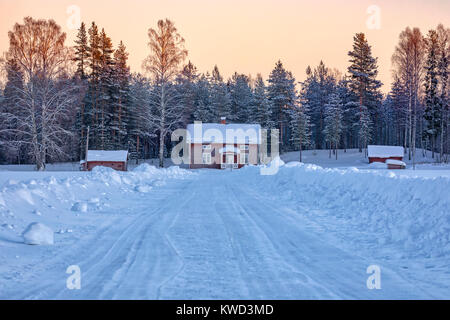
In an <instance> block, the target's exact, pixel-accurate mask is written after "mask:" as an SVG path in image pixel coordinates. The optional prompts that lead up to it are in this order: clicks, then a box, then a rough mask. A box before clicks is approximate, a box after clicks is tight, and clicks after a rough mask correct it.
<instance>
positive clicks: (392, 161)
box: [386, 159, 406, 167]
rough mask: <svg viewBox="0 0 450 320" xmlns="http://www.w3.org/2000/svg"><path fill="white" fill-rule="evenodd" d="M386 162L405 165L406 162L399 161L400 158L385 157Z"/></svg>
mask: <svg viewBox="0 0 450 320" xmlns="http://www.w3.org/2000/svg"><path fill="white" fill-rule="evenodd" d="M386 164H395V165H398V166H404V167H406V163H404V162H403V161H400V160H395V159H387V160H386Z"/></svg>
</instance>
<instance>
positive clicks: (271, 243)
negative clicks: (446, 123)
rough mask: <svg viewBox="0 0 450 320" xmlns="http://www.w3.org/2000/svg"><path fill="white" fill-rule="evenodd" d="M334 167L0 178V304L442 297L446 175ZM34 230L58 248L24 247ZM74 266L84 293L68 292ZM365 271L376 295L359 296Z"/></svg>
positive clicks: (448, 284)
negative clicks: (375, 269)
mask: <svg viewBox="0 0 450 320" xmlns="http://www.w3.org/2000/svg"><path fill="white" fill-rule="evenodd" d="M309 152H310V151H308V152H306V153H305V154H304V160H305V162H312V161H314V160H313V159H314V158H312V157H317V155H313V154H312V152H310V153H311V154H308V153H309ZM319 153H320V151H319ZM339 156H340V158H341V160H338V161H340V164H337V163H336V165H335V166H333V165H331V163H332V160H333V161H336V160H334V159H328V158H327V154H326V156H324V157H320V156H319V157H317V158H316V160H315V162H316V164H320V165H321V166H323V167H324V168H322V167H319V166H317V165H311V164H300V163H297V162H295V161H294V160H296V157H298V153H291V154H286V155H283V159H284V160H285V162H287V163H286V165H284V166H282V167H281V168H280V170H279V171H278V173H277V174H276V175H271V176H264V175H261V174H260V170H259V168H258V167H246V168H243V169H241V170H234V171H219V170H207V169H203V170H185V169H180V168H178V167H175V166H173V167H170V168H167V169H156V168H155V167H152V166H150V165H148V164H143V165H141V166H138V167H137V168H135V169H134V170H132V171H129V172H115V171H113V170H111V169H108V168H95V169H94V170H93V171H92V172H75V171H58V172H56V171H55V172H51V171H50V172H26V171H11V168H8V169H7V170H3V171H1V172H0V298H1V299H17V298H26V299H57V298H62V299H113V298H121V299H216V298H222V299H261V298H265V299H413V298H414V299H431V298H437V299H449V298H450V268H449V265H450V210H449V208H450V193H449V190H450V175H449V172H448V171H449V170H448V169H449V168H448V167H446V166H434V165H432V164H424V165H423V167H422V168H421V169H420V170H416V171H415V172H416V173H414V172H413V171H412V170H410V169H409V162H407V164H408V169H407V170H396V171H392V170H386V169H382V170H377V169H374V168H371V167H369V166H368V164H367V163H364V160H363V157H362V156H361V155H360V154H358V153H357V151H352V150H349V151H348V153H347V155H344V154H343V153H341V154H339ZM289 157H292V158H289ZM345 157H347V160H346V159H345ZM360 158H362V159H360ZM289 160H292V161H290V162H289ZM359 160H361V161H359ZM327 163H328V164H329V165H327ZM3 169H5V168H3ZM430 169H433V170H430ZM419 171H424V173H420V172H419ZM417 172H419V173H417ZM430 172H432V173H430ZM33 222H39V223H41V224H43V225H45V226H47V227H49V228H51V229H52V230H53V231H54V232H55V234H54V239H53V245H27V244H25V243H24V239H23V237H22V233H23V231H24V230H26V229H27V227H28V226H29V225H30V223H33ZM72 265H76V266H79V268H80V271H81V289H79V290H76V289H74V290H70V289H68V288H67V286H66V281H67V279H68V277H70V276H71V274H68V273H66V271H67V268H68V267H69V266H72ZM371 265H377V266H379V267H380V270H381V289H380V290H377V289H373V290H369V289H368V288H367V285H366V281H367V278H368V277H369V276H370V274H368V273H367V268H368V267H369V266H371Z"/></svg>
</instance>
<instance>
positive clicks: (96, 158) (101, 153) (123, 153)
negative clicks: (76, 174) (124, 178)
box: [82, 150, 128, 171]
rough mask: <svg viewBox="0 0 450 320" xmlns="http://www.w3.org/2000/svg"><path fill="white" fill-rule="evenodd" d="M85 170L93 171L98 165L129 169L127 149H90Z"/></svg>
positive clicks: (121, 169)
mask: <svg viewBox="0 0 450 320" xmlns="http://www.w3.org/2000/svg"><path fill="white" fill-rule="evenodd" d="M82 165H83V170H86V171H91V170H92V168H94V167H96V166H103V167H109V168H113V169H114V170H118V171H127V165H128V151H127V150H111V151H109V150H89V151H88V153H87V157H86V161H85V162H83V164H82Z"/></svg>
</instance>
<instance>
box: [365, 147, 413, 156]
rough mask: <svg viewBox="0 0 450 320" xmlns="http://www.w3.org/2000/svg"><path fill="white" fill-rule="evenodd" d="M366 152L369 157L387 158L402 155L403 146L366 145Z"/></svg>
mask: <svg viewBox="0 0 450 320" xmlns="http://www.w3.org/2000/svg"><path fill="white" fill-rule="evenodd" d="M367 153H368V154H369V157H379V158H388V157H403V156H404V152H403V147H398V146H374V145H369V146H367Z"/></svg>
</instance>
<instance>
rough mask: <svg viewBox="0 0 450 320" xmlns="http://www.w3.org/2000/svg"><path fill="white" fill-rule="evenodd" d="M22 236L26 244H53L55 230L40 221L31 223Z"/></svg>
mask: <svg viewBox="0 0 450 320" xmlns="http://www.w3.org/2000/svg"><path fill="white" fill-rule="evenodd" d="M22 237H23V241H24V243H26V244H40V245H51V244H53V230H52V229H50V228H49V227H47V226H46V225H44V224H42V223H38V222H33V223H31V224H30V225H29V226H28V227H27V228H26V229H25V231H24V232H23V233H22Z"/></svg>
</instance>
